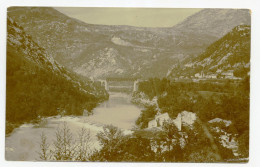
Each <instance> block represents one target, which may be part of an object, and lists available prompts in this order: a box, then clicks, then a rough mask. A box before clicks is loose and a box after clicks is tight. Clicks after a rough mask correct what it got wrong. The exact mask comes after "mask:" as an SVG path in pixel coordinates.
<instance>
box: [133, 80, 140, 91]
mask: <svg viewBox="0 0 260 167" xmlns="http://www.w3.org/2000/svg"><path fill="white" fill-rule="evenodd" d="M138 82H139V81H138V80H136V81H135V82H134V92H136V91H137V90H138V85H137V84H138Z"/></svg>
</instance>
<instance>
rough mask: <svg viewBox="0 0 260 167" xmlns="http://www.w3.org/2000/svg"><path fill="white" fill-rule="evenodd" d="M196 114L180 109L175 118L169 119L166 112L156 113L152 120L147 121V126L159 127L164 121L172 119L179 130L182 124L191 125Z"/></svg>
mask: <svg viewBox="0 0 260 167" xmlns="http://www.w3.org/2000/svg"><path fill="white" fill-rule="evenodd" d="M196 119H197V116H196V114H195V113H193V112H188V111H182V112H181V113H179V114H178V116H177V117H176V118H175V119H171V118H170V117H169V115H168V113H164V114H160V115H156V116H155V119H154V120H151V121H150V122H149V123H148V128H154V127H159V128H161V127H162V125H163V122H164V121H172V122H173V123H174V124H175V126H176V127H177V128H178V130H179V131H181V128H182V126H183V125H184V126H192V125H193V123H194V121H195V120H196Z"/></svg>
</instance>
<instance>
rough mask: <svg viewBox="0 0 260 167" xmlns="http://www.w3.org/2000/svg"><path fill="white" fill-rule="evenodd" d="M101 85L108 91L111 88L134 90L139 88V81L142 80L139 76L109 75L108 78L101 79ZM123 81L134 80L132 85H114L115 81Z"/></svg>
mask: <svg viewBox="0 0 260 167" xmlns="http://www.w3.org/2000/svg"><path fill="white" fill-rule="evenodd" d="M99 81H100V82H101V85H103V86H104V87H105V89H106V90H107V91H109V90H110V88H128V89H133V91H134V92H135V91H137V90H138V83H139V82H140V81H141V80H140V79H138V78H126V77H107V78H106V79H100V80H99ZM115 82H116V83H123V82H128V83H129V82H132V84H131V85H129V84H128V85H120V84H119V85H118V84H117V85H113V84H114V83H115Z"/></svg>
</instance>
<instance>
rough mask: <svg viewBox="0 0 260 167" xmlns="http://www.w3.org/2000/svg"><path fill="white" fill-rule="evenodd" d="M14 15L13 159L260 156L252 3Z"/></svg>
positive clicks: (10, 81)
mask: <svg viewBox="0 0 260 167" xmlns="http://www.w3.org/2000/svg"><path fill="white" fill-rule="evenodd" d="M86 9H87V8H86ZM187 10H188V9H187ZM7 15H8V17H7V81H6V83H7V85H6V106H7V107H6V147H5V150H6V151H5V152H6V154H5V156H6V160H8V161H35V160H36V161H95V162H96V161H98V162H100V161H101V162H247V161H248V160H249V106H250V47H251V45H250V40H251V27H250V25H251V16H250V13H249V10H244V9H202V10H200V11H199V12H197V13H195V14H193V15H191V16H188V17H187V18H186V19H184V20H183V21H182V22H180V23H178V24H176V25H173V26H172V27H160V26H159V25H158V27H134V26H130V25H129V26H128V25H97V24H89V23H86V22H83V21H80V20H78V19H75V18H71V17H69V16H67V15H66V14H64V13H61V12H59V11H58V10H56V9H55V8H51V7H10V8H8V12H7Z"/></svg>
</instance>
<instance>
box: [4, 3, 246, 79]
mask: <svg viewBox="0 0 260 167" xmlns="http://www.w3.org/2000/svg"><path fill="white" fill-rule="evenodd" d="M8 16H10V17H11V18H13V19H14V20H15V21H16V22H17V23H18V24H19V25H21V26H22V27H24V30H25V32H27V33H28V34H30V35H31V36H32V39H33V40H35V41H36V42H37V43H38V44H39V45H40V46H42V47H43V48H45V49H46V51H47V53H49V54H51V55H53V57H54V59H55V60H57V61H58V62H59V63H60V64H62V65H64V66H66V67H68V68H70V69H72V70H73V71H75V72H76V73H78V74H81V75H83V76H87V77H93V78H105V77H108V76H123V77H129V76H131V77H142V78H148V77H164V76H166V74H167V72H168V70H169V69H170V68H171V67H172V65H174V64H176V63H177V62H180V61H183V60H184V59H186V58H190V57H196V56H198V55H199V54H201V53H202V52H203V51H204V50H205V49H206V48H207V47H208V46H209V45H210V44H211V43H213V42H214V41H216V40H218V39H219V38H220V37H222V36H223V35H225V34H226V33H227V32H229V31H231V30H232V29H233V28H234V27H235V26H237V25H240V24H246V25H250V14H249V10H235V9H204V10H202V11H200V12H198V13H196V14H194V15H192V16H190V17H188V18H187V19H186V20H184V21H183V22H182V23H179V24H178V25H176V26H174V27H169V28H140V27H131V26H107V25H93V24H87V23H84V22H82V21H79V20H76V19H73V18H70V17H68V16H66V15H64V14H62V13H60V12H58V11H57V10H55V9H53V8H37V7H36V8H31V7H11V8H9V9H8Z"/></svg>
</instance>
